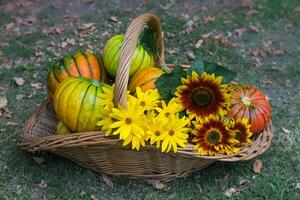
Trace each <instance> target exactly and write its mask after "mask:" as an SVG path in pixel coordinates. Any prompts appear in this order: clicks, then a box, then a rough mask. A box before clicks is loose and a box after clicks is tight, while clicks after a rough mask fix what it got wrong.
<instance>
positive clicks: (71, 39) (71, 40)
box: [66, 38, 75, 45]
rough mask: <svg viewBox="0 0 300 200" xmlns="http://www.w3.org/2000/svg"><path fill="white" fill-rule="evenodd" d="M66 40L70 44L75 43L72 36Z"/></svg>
mask: <svg viewBox="0 0 300 200" xmlns="http://www.w3.org/2000/svg"><path fill="white" fill-rule="evenodd" d="M66 42H67V43H68V44H70V45H75V40H74V39H73V38H67V39H66Z"/></svg>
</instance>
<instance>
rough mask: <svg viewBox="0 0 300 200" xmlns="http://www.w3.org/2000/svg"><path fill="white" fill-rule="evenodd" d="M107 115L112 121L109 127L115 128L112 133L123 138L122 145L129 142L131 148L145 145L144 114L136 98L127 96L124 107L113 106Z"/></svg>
mask: <svg viewBox="0 0 300 200" xmlns="http://www.w3.org/2000/svg"><path fill="white" fill-rule="evenodd" d="M109 116H110V117H111V118H112V119H113V121H114V122H113V123H112V124H111V125H110V126H109V128H111V129H115V130H114V131H113V133H112V134H113V135H119V138H120V139H121V140H124V143H123V146H126V145H128V144H129V143H130V142H132V149H137V150H139V149H140V145H142V146H145V139H146V138H145V136H146V134H145V129H146V128H145V126H146V116H145V114H144V109H143V108H141V107H140V105H139V104H138V103H137V100H136V99H134V98H129V99H128V103H127V108H126V109H125V108H123V107H122V106H118V108H113V109H112V113H111V114H109Z"/></svg>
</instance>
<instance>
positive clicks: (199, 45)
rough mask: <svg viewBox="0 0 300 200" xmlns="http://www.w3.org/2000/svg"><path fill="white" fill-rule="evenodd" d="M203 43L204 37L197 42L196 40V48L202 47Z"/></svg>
mask: <svg viewBox="0 0 300 200" xmlns="http://www.w3.org/2000/svg"><path fill="white" fill-rule="evenodd" d="M202 44H203V40H202V39H200V40H198V41H197V42H196V44H195V46H194V47H195V48H196V49H199V48H200V47H201V45H202Z"/></svg>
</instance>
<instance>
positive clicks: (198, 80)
mask: <svg viewBox="0 0 300 200" xmlns="http://www.w3.org/2000/svg"><path fill="white" fill-rule="evenodd" d="M181 81H182V85H180V86H178V87H177V91H176V92H175V95H176V96H177V97H178V98H179V101H180V103H181V104H182V106H183V107H184V108H185V109H186V110H187V114H188V115H190V118H191V119H193V118H194V117H195V116H200V117H205V116H209V115H210V114H213V115H221V116H223V115H225V114H226V113H227V111H228V110H229V103H230V95H229V94H228V92H227V90H226V88H227V85H226V84H221V82H222V77H221V76H218V77H215V75H214V74H211V75H209V74H207V73H206V72H203V73H202V75H201V77H200V76H199V75H198V74H197V73H196V72H194V71H193V72H192V76H188V77H187V78H186V79H184V78H182V79H181Z"/></svg>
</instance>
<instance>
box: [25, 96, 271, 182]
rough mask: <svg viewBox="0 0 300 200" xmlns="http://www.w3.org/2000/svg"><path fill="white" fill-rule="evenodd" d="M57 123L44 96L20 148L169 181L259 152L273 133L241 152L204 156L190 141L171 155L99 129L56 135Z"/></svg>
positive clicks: (117, 172)
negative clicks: (124, 143)
mask: <svg viewBox="0 0 300 200" xmlns="http://www.w3.org/2000/svg"><path fill="white" fill-rule="evenodd" d="M57 123H58V119H57V116H56V115H55V113H54V109H53V104H52V102H51V101H50V100H49V99H48V100H46V101H45V102H43V103H42V104H41V105H40V107H39V108H38V109H37V110H36V112H34V114H33V115H32V116H31V118H30V119H29V120H28V122H27V123H26V125H25V127H24V129H23V132H22V135H21V143H20V146H21V148H23V149H24V150H27V151H29V152H37V151H48V152H51V153H54V154H58V155H60V156H63V157H65V158H68V159H70V160H72V161H74V162H75V163H77V164H78V165H80V166H82V167H85V168H88V169H91V170H94V171H97V172H101V173H104V174H109V175H114V176H127V177H130V178H140V179H159V180H171V179H175V178H179V177H184V176H186V175H187V174H188V173H190V172H193V171H197V170H201V169H204V168H205V167H207V166H209V165H210V164H212V163H214V162H216V161H230V162H232V161H239V160H249V159H251V158H254V157H255V156H257V155H260V154H261V153H263V152H264V151H265V150H266V149H267V148H268V147H269V145H270V141H271V140H272V136H273V134H272V133H273V130H272V126H271V124H270V125H269V126H268V127H267V129H266V130H265V131H264V135H263V137H260V138H257V139H256V140H255V141H254V142H253V144H252V146H250V147H248V148H245V149H244V150H241V152H242V153H241V154H239V155H235V156H221V157H205V156H200V155H199V154H198V153H196V152H194V151H193V145H191V144H188V145H187V147H186V148H179V151H178V152H177V153H176V154H174V153H161V152H160V151H159V150H158V149H156V148H155V147H154V146H151V145H146V147H142V148H141V150H140V151H135V150H131V149H130V148H129V147H123V146H122V142H120V141H119V140H118V138H115V137H106V136H105V134H104V133H103V132H101V131H93V132H86V133H73V134H70V135H56V125H57ZM261 135H262V134H261ZM266 141H267V142H266ZM249 152H250V153H249Z"/></svg>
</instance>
